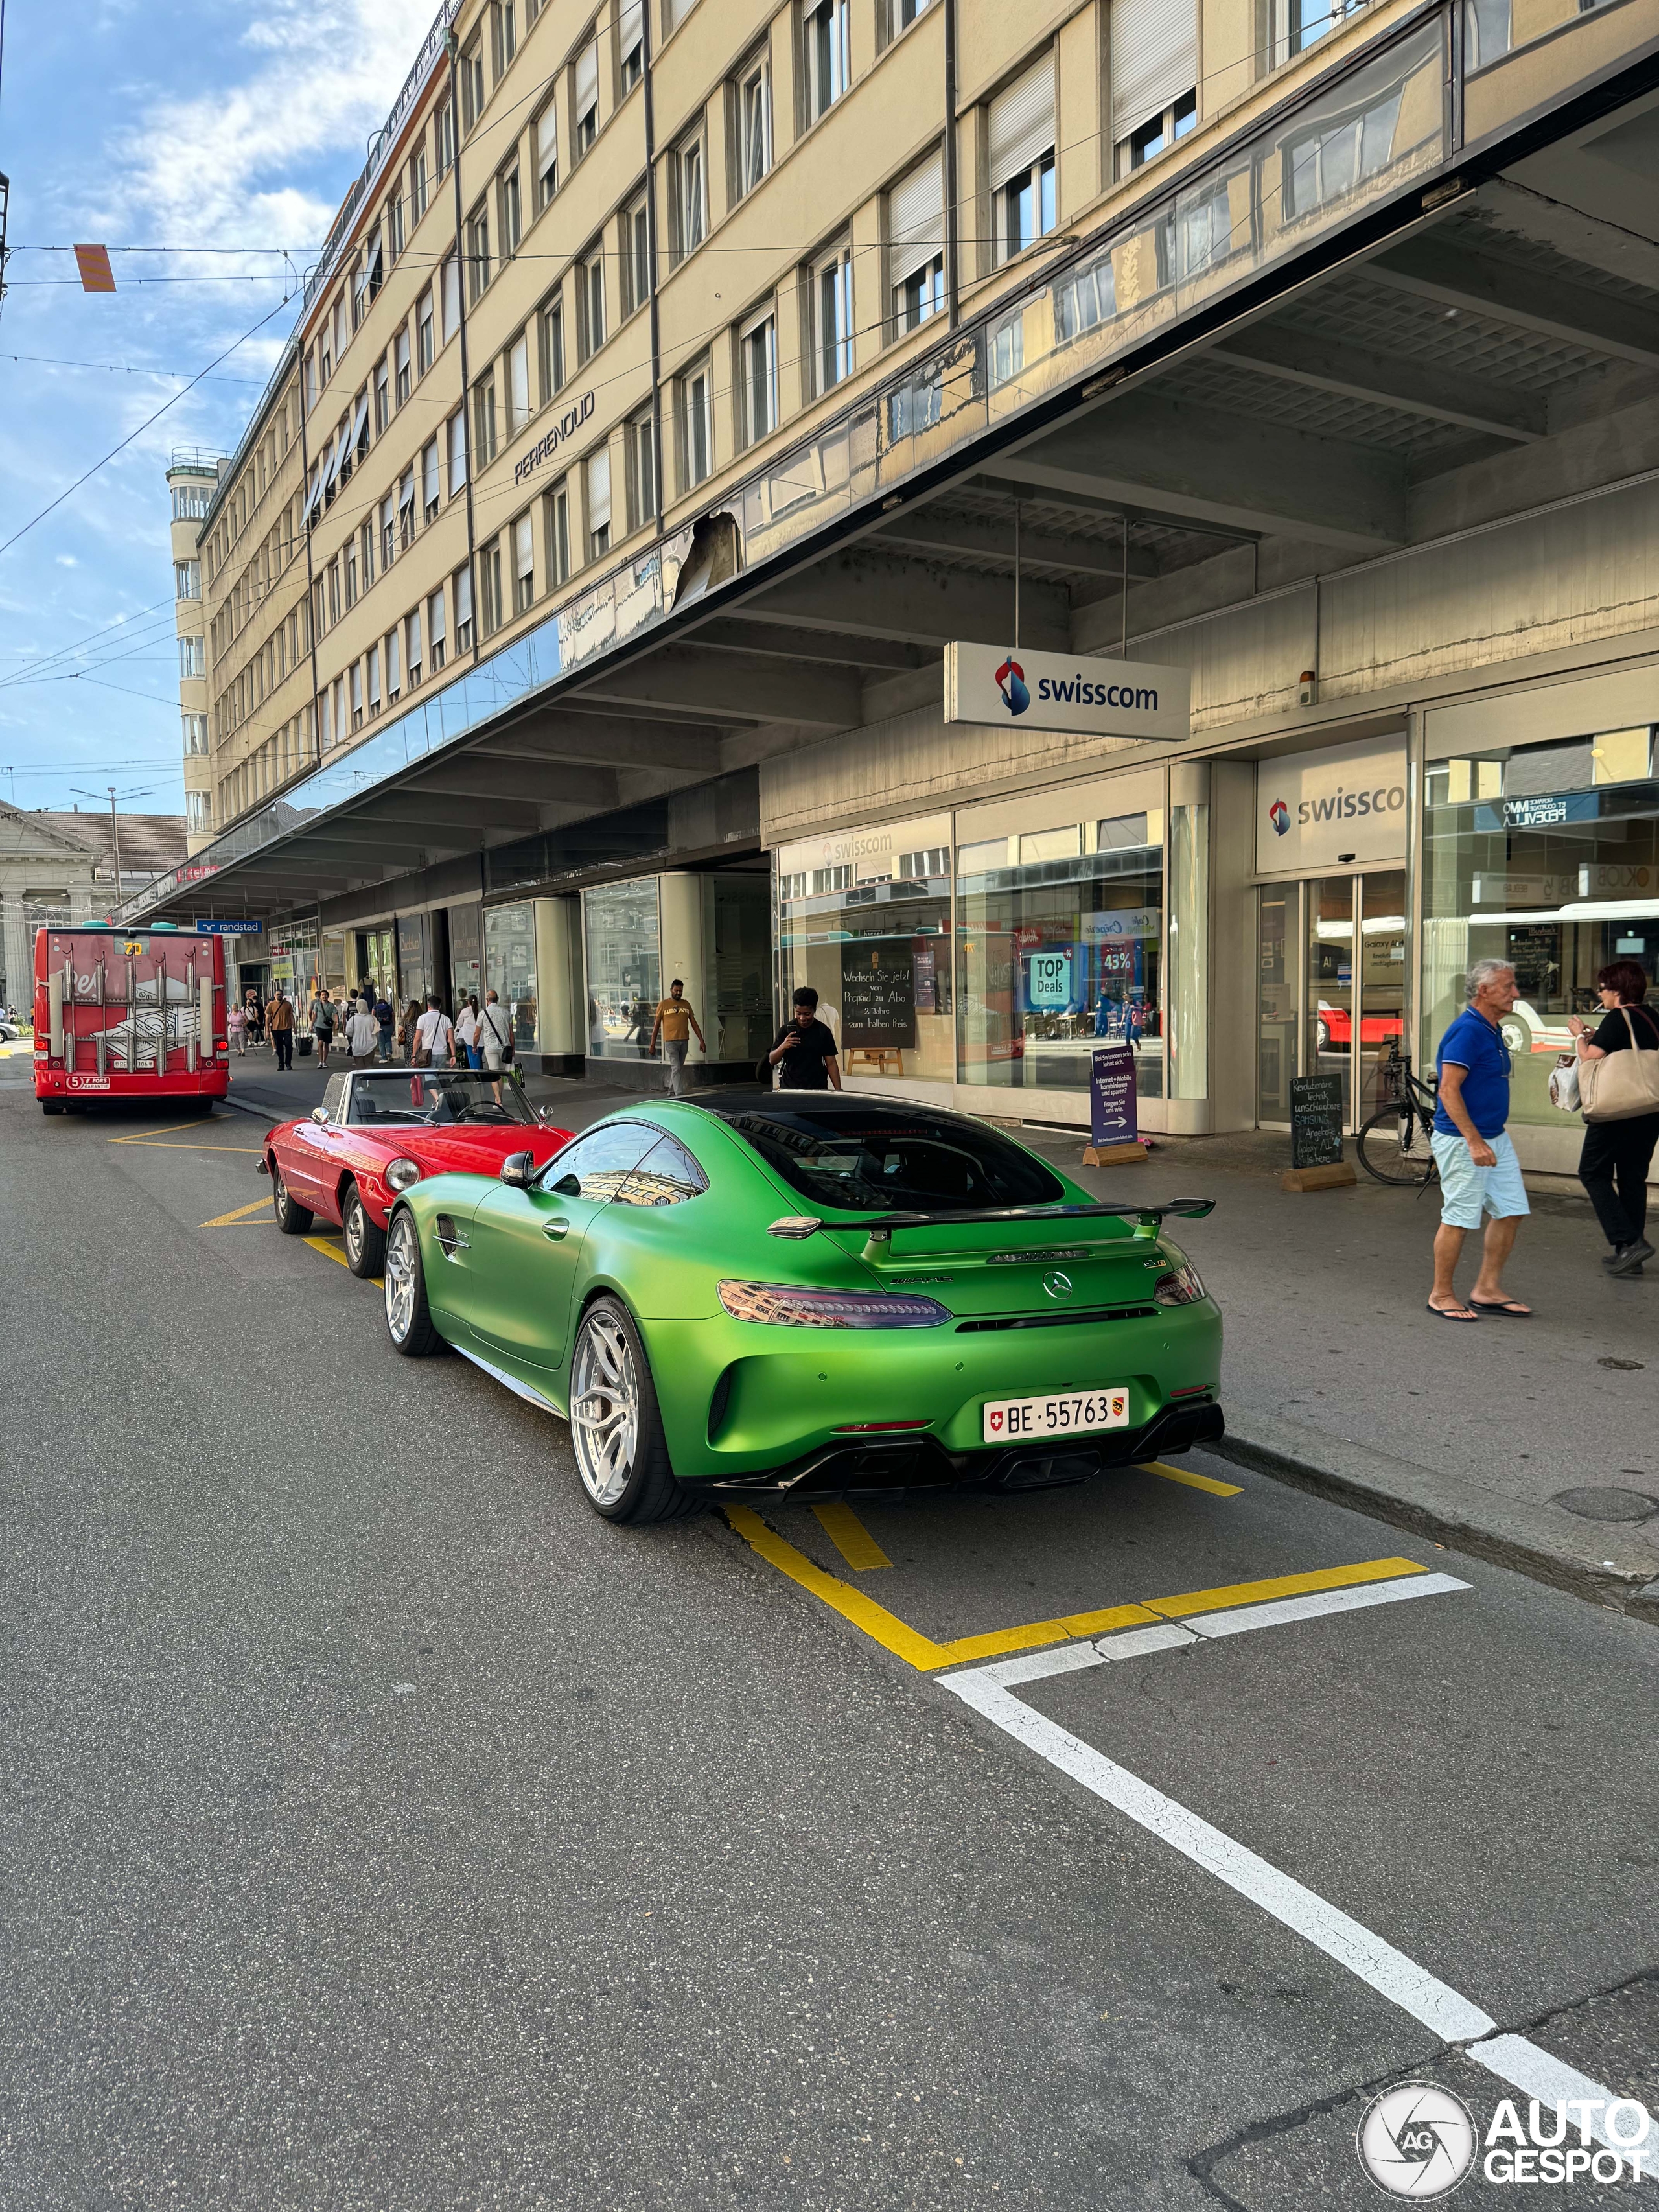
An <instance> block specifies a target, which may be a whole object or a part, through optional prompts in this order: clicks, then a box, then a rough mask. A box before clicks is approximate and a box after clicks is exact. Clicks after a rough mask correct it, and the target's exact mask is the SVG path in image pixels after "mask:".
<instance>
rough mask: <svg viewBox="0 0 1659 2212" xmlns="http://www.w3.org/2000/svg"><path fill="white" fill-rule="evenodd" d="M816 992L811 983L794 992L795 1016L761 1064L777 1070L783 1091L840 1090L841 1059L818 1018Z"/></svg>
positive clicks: (785, 1025)
mask: <svg viewBox="0 0 1659 2212" xmlns="http://www.w3.org/2000/svg"><path fill="white" fill-rule="evenodd" d="M817 1015H818V994H817V992H816V991H815V990H813V988H812V987H811V984H804V985H803V986H802V987H801V988H800V989H799V991H797V992H796V994H795V1018H794V1019H793V1021H792V1022H786V1023H785V1024H784V1025H783V1027H782V1028H781V1030H779V1031H778V1034H777V1036H776V1038H775V1040H774V1042H773V1045H772V1049H771V1051H770V1052H769V1053H768V1054H767V1055H766V1059H765V1060H764V1061H763V1063H762V1066H763V1067H765V1066H770V1067H775V1068H776V1069H777V1070H778V1071H779V1074H778V1087H779V1088H780V1090H783V1091H839V1090H840V1089H841V1063H840V1061H839V1060H837V1059H836V1040H835V1037H834V1036H833V1035H832V1034H831V1033H830V1031H829V1030H828V1029H827V1028H826V1027H825V1026H824V1024H823V1023H822V1022H821V1021H820V1020H819V1019H818V1018H817Z"/></svg>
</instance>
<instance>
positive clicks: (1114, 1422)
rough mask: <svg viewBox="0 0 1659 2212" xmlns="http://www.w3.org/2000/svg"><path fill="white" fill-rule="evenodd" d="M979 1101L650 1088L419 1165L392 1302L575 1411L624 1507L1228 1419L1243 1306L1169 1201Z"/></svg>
mask: <svg viewBox="0 0 1659 2212" xmlns="http://www.w3.org/2000/svg"><path fill="white" fill-rule="evenodd" d="M1210 1208H1211V1201H1210V1200H1205V1199H1177V1200H1174V1201H1172V1202H1171V1203H1170V1204H1168V1205H1165V1206H1134V1205H1130V1206H1123V1207H1121V1208H1115V1207H1113V1206H1103V1205H1100V1204H1099V1203H1097V1202H1096V1201H1094V1200H1091V1198H1090V1197H1089V1195H1088V1194H1087V1193H1086V1192H1085V1191H1084V1190H1081V1189H1080V1188H1079V1187H1078V1186H1077V1185H1076V1184H1075V1183H1073V1182H1068V1181H1067V1180H1066V1177H1065V1176H1062V1175H1060V1173H1059V1172H1058V1171H1057V1170H1055V1169H1054V1168H1053V1167H1051V1166H1050V1165H1049V1164H1048V1162H1047V1161H1046V1160H1044V1159H1042V1158H1039V1157H1038V1156H1037V1154H1036V1153H1035V1152H1030V1151H1028V1150H1027V1149H1026V1148H1025V1146H1023V1145H1019V1144H1017V1143H1016V1142H1015V1141H1014V1140H1013V1139H1012V1138H1010V1137H1008V1136H1006V1135H1005V1134H1004V1133H1002V1131H1000V1129H994V1128H990V1127H987V1125H986V1124H985V1123H983V1122H981V1121H975V1120H973V1119H972V1118H971V1117H970V1116H969V1115H963V1114H955V1113H951V1112H948V1111H945V1110H943V1109H939V1108H937V1107H933V1106H929V1105H917V1104H915V1103H910V1102H908V1101H906V1100H896V1099H887V1098H882V1099H872V1098H870V1097H866V1096H855V1095H849V1094H847V1093H843V1092H835V1091H742V1092H738V1091H731V1092H720V1091H714V1092H708V1093H705V1094H704V1095H703V1097H702V1099H700V1100H695V1101H694V1100H690V1099H663V1100H660V1101H658V1100H653V1101H651V1102H650V1103H645V1102H643V1101H642V1102H641V1103H640V1104H638V1105H637V1106H629V1107H626V1108H624V1109H622V1110H620V1111H619V1112H617V1113H615V1114H613V1115H610V1116H609V1117H608V1118H607V1119H606V1120H605V1121H600V1122H598V1123H596V1124H595V1125H594V1126H593V1127H591V1128H589V1129H588V1130H586V1132H584V1133H583V1134H582V1135H580V1136H579V1137H576V1138H574V1139H573V1140H572V1141H571V1142H570V1143H569V1144H568V1145H567V1146H564V1147H563V1149H562V1151H561V1152H558V1153H556V1155H555V1157H554V1158H552V1159H551V1160H550V1161H549V1162H548V1163H547V1164H545V1165H544V1166H543V1167H541V1168H539V1169H538V1167H537V1166H536V1164H535V1163H534V1162H533V1161H532V1158H531V1156H530V1154H529V1153H528V1152H522V1153H518V1154H515V1155H513V1156H512V1157H510V1158H507V1160H506V1161H505V1162H504V1163H503V1164H502V1166H501V1174H500V1178H499V1180H496V1179H495V1178H491V1177H486V1176H477V1175H464V1174H452V1175H439V1176H430V1177H428V1178H424V1179H422V1181H421V1182H417V1183H416V1184H414V1185H413V1186H412V1187H411V1188H410V1189H408V1190H406V1191H404V1193H403V1194H402V1195H401V1196H400V1197H399V1198H398V1202H397V1206H396V1207H395V1209H394V1211H393V1212H392V1218H391V1222H390V1224H389V1226H388V1232H387V1243H386V1326H387V1328H388V1329H389V1331H390V1333H391V1336H392V1343H393V1344H394V1345H395V1346H397V1348H398V1351H399V1352H404V1353H406V1354H408V1355H410V1356H411V1357H418V1356H419V1355H421V1354H422V1353H425V1352H435V1351H436V1350H438V1349H439V1348H440V1347H441V1345H442V1344H443V1343H444V1342H446V1341H447V1343H449V1344H451V1345H453V1346H454V1347H455V1349H456V1350H457V1351H458V1352H464V1353H465V1355H466V1357H467V1358H469V1359H471V1360H473V1361H476V1363H477V1364H478V1365H479V1366H480V1367H483V1368H484V1369H485V1370H487V1371H488V1372H489V1373H490V1374H491V1375H494V1376H495V1377H496V1378H497V1379H498V1380H499V1381H501V1382H502V1383H506V1384H507V1388H508V1389H512V1390H516V1391H517V1392H518V1393H519V1395H520V1396H521V1397H524V1398H527V1399H529V1400H530V1401H531V1402H532V1404H534V1405H538V1406H542V1407H546V1408H547V1409H548V1410H549V1411H550V1412H552V1413H557V1414H560V1415H561V1416H562V1417H563V1418H564V1419H568V1422H569V1424H570V1432H571V1442H572V1445H573V1447H574V1455H575V1460H576V1466H577V1468H578V1471H579V1472H580V1476H581V1480H582V1484H583V1486H584V1488H585V1489H586V1493H587V1496H588V1498H590V1500H591V1501H592V1504H593V1505H594V1506H595V1507H596V1508H597V1510H599V1512H600V1513H602V1514H604V1515H605V1516H606V1517H607V1518H608V1519H611V1520H613V1521H660V1520H666V1519H669V1518H671V1517H672V1516H675V1515H677V1514H679V1513H683V1512H686V1511H689V1510H694V1509H695V1508H696V1505H697V1504H699V1503H701V1502H702V1500H704V1499H705V1498H708V1497H709V1496H711V1495H714V1496H718V1495H721V1494H725V1495H728V1496H730V1495H733V1494H738V1495H740V1494H742V1493H744V1492H767V1491H784V1492H792V1493H793V1494H794V1495H796V1496H805V1495H810V1496H812V1497H818V1498H821V1497H823V1495H825V1494H826V1493H829V1494H830V1495H835V1494H837V1493H841V1492H856V1491H869V1490H890V1489H898V1488H905V1487H909V1486H916V1485H921V1484H926V1483H952V1482H954V1483H973V1484H981V1485H993V1486H1000V1487H1006V1488H1012V1489H1026V1488H1037V1487H1040V1486H1045V1485H1048V1484H1051V1483H1059V1482H1068V1481H1075V1480H1080V1479H1081V1478H1082V1477H1083V1476H1085V1475H1086V1474H1091V1473H1092V1472H1093V1471H1094V1470H1095V1469H1096V1468H1097V1467H1099V1466H1101V1465H1102V1464H1121V1463H1123V1462H1130V1461H1134V1460H1144V1459H1148V1458H1151V1457H1153V1456H1155V1455H1158V1454H1159V1453H1162V1452H1178V1451H1183V1450H1187V1449H1190V1448H1191V1447H1192V1446H1193V1445H1194V1444H1198V1443H1206V1442H1209V1441H1211V1440H1212V1439H1214V1438H1216V1437H1219V1436H1220V1435H1221V1433H1222V1419H1221V1409H1220V1407H1219V1406H1218V1403H1217V1401H1216V1392H1217V1385H1218V1376H1219V1375H1220V1370H1221V1316H1220V1314H1219V1312H1218V1310H1217V1308H1216V1306H1215V1304H1214V1301H1213V1300H1212V1298H1211V1297H1209V1296H1208V1295H1207V1294H1206V1291H1205V1289H1204V1285H1203V1284H1202V1283H1201V1282H1200V1280H1199V1279H1198V1276H1197V1274H1196V1273H1194V1269H1193V1267H1192V1266H1191V1265H1190V1263H1189V1262H1188V1260H1187V1258H1186V1256H1185V1255H1184V1254H1183V1253H1182V1251H1180V1250H1179V1249H1178V1248H1177V1247H1176V1246H1175V1245H1174V1244H1172V1243H1170V1242H1169V1240H1168V1239H1167V1238H1166V1237H1164V1236H1163V1235H1162V1234H1161V1230H1162V1224H1163V1221H1164V1218H1165V1217H1166V1216H1168V1215H1171V1214H1176V1215H1189V1216H1194V1215H1200V1214H1205V1213H1207V1212H1209V1211H1210Z"/></svg>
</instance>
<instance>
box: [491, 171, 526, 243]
mask: <svg viewBox="0 0 1659 2212" xmlns="http://www.w3.org/2000/svg"><path fill="white" fill-rule="evenodd" d="M495 197H496V203H497V205H498V207H499V208H500V210H501V258H502V260H503V261H510V260H511V259H512V258H513V255H514V254H515V253H516V252H518V250H519V240H520V238H521V237H522V236H523V234H524V221H523V208H522V204H521V202H520V197H519V165H518V163H517V162H516V161H515V162H514V163H513V167H511V168H510V169H509V170H508V171H507V173H506V175H505V176H503V177H501V178H500V179H498V180H497V182H496V185H495Z"/></svg>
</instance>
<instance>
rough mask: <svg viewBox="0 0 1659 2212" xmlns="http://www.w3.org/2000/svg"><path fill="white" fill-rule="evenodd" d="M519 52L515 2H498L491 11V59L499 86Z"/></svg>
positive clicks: (491, 67)
mask: <svg viewBox="0 0 1659 2212" xmlns="http://www.w3.org/2000/svg"><path fill="white" fill-rule="evenodd" d="M518 50H519V25H518V16H517V13H516V11H515V9H514V7H513V0H496V4H495V6H494V7H493V8H492V9H490V11H489V59H490V69H491V74H492V75H493V76H494V77H495V82H496V83H497V84H499V83H500V82H501V79H502V78H503V77H504V76H506V75H507V69H508V67H509V65H510V64H511V63H512V60H513V55H514V54H515V53H516V52H518Z"/></svg>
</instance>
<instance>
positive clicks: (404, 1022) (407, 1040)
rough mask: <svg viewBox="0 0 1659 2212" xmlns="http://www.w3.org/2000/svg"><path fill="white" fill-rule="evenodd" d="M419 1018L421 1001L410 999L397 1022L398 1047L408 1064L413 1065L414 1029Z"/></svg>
mask: <svg viewBox="0 0 1659 2212" xmlns="http://www.w3.org/2000/svg"><path fill="white" fill-rule="evenodd" d="M420 1018H421V1002H420V1000H418V999H411V1000H410V1002H409V1004H408V1005H407V1006H405V1007H404V1011H403V1013H402V1015H401V1016H400V1017H399V1019H398V1049H399V1051H400V1052H401V1053H402V1054H403V1056H404V1060H405V1061H406V1062H407V1064H408V1065H409V1066H411V1067H412V1066H414V1065H415V1031H416V1027H417V1026H418V1024H419V1022H420Z"/></svg>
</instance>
